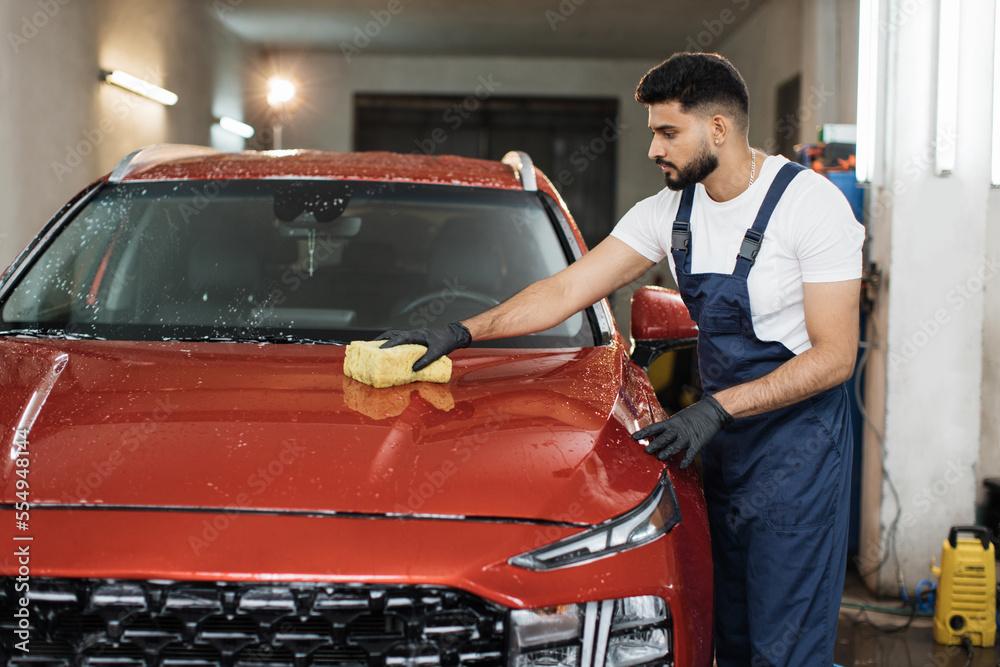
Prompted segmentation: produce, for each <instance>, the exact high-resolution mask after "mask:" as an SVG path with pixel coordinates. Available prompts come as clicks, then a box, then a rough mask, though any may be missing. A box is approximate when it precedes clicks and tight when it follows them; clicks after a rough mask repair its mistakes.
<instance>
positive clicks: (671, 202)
mask: <svg viewBox="0 0 1000 667" xmlns="http://www.w3.org/2000/svg"><path fill="white" fill-rule="evenodd" d="M788 161H789V160H788V158H786V157H784V156H783V155H769V156H767V159H765V160H764V162H763V164H761V165H760V173H759V175H758V176H757V178H756V179H755V180H754V182H753V184H752V185H751V186H750V187H749V188H747V189H746V190H744V191H743V192H742V193H740V194H739V195H737V196H736V197H734V198H732V199H730V200H728V201H724V202H717V201H714V200H713V199H711V198H710V197H709V196H708V194H707V193H706V192H705V187H704V186H703V185H702V184H701V183H699V184H698V185H697V186H695V194H694V204H693V207H692V211H691V247H692V248H693V253H692V255H691V272H692V273H732V272H733V270H734V269H735V268H736V255H737V253H738V252H739V249H740V244H741V243H742V242H743V235H744V234H745V233H746V230H747V228H749V227H750V226H751V225H752V224H753V221H754V218H755V217H756V215H757V210H758V209H759V208H760V205H761V202H763V201H764V195H765V194H766V193H767V189H768V187H770V185H771V182H772V181H773V180H774V177H775V176H776V175H777V173H778V170H779V169H780V168H781V166H782V165H783V164H785V163H786V162H788ZM680 201H681V191H679V190H671V189H669V188H666V187H664V188H663V190H661V191H660V192H658V193H656V194H655V195H653V196H651V197H647V198H646V199H643V200H642V201H640V202H639V203H637V204H636V205H635V206H633V207H632V208H631V209H630V210H629V211H628V212H627V213H626V214H625V215H623V216H622V218H621V220H619V221H618V224H616V225H615V227H614V229H612V230H611V235H612V236H615V237H617V238H619V239H621V240H622V241H624V242H625V243H627V244H628V245H630V246H631V247H632V248H633V249H635V251H636V252H638V253H639V254H641V255H643V256H644V257H646V258H648V259H649V260H651V261H653V262H659V261H660V260H662V259H663V258H664V257H666V258H667V261H668V262H669V264H670V273H671V274H672V275H673V277H674V282H676V281H677V269H676V267H675V266H674V259H673V256H672V255H671V253H670V235H671V230H672V228H673V222H674V218H675V217H676V216H677V208H678V206H680ZM864 239H865V227H864V225H862V224H861V223H859V222H858V221H857V220H856V219H855V218H854V213H853V211H852V210H851V205H850V203H848V201H847V198H846V197H845V196H844V194H843V193H842V192H841V191H840V190H839V189H837V186H835V185H834V184H833V183H832V182H831V181H830V180H829V179H828V178H826V177H825V176H823V175H822V174H819V173H817V172H815V171H812V170H811V169H809V170H806V171H802V172H800V173H799V174H797V175H796V176H795V178H793V179H792V181H791V183H789V185H788V188H787V189H786V190H785V192H784V194H783V195H782V196H781V199H780V200H779V201H778V205H777V206H776V207H775V208H774V213H773V214H772V215H771V220H770V221H769V222H768V225H767V230H766V231H765V232H764V239H763V241H762V242H761V247H760V252H759V253H758V254H757V259H756V261H755V262H754V265H753V266H752V267H751V269H750V275H749V277H748V278H747V291H748V292H749V294H750V311H751V315H752V319H753V328H754V333H755V335H756V336H757V338H759V339H760V340H762V341H780V342H781V343H783V344H784V345H785V347H787V348H788V349H789V350H791V351H792V352H794V353H795V354H801V353H802V352H804V351H806V350H808V349H809V348H810V347H812V344H811V343H810V341H809V334H808V332H807V331H806V322H805V311H804V310H803V307H802V283H803V282H833V281H838V280H851V279H853V278H860V277H861V246H862V244H863V243H864Z"/></svg>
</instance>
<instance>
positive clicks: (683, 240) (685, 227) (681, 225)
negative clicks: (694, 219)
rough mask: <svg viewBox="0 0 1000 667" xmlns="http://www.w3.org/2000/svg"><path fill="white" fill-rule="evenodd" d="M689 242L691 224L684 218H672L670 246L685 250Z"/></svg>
mask: <svg viewBox="0 0 1000 667" xmlns="http://www.w3.org/2000/svg"><path fill="white" fill-rule="evenodd" d="M690 243H691V224H690V223H689V222H688V221H686V220H674V226H673V230H672V231H671V233H670V247H671V249H674V248H676V249H677V250H683V251H685V252H686V251H687V249H688V246H689V244H690Z"/></svg>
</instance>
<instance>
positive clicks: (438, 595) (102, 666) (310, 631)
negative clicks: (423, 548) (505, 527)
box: [0, 577, 507, 667]
mask: <svg viewBox="0 0 1000 667" xmlns="http://www.w3.org/2000/svg"><path fill="white" fill-rule="evenodd" d="M28 583H29V584H30V591H29V592H28V596H29V597H28V608H29V614H30V616H29V618H30V626H31V629H30V639H29V643H28V648H29V649H30V652H29V653H24V652H23V651H20V650H17V648H16V647H15V644H16V642H17V641H18V637H16V636H15V635H14V626H15V623H14V618H15V617H14V613H15V611H16V610H17V608H18V603H17V600H18V598H21V597H23V596H24V595H25V592H24V591H20V590H18V591H15V580H14V579H13V578H10V577H5V578H0V631H2V635H3V636H2V637H0V652H2V653H3V655H4V656H5V657H6V663H5V664H7V665H9V666H27V665H31V666H32V667H38V666H39V665H45V666H46V667H48V666H49V665H52V666H56V665H65V666H67V667H77V666H81V667H132V666H133V665H136V666H138V665H143V666H146V665H148V666H152V667H160V666H164V667H166V666H175V665H176V666H184V667H201V666H208V665H220V666H224V667H229V666H240V667H244V666H245V667H270V666H272V665H294V666H295V667H301V666H305V665H316V666H317V667H319V666H325V665H329V666H331V667H380V666H382V665H387V666H389V665H400V666H409V665H413V666H414V667H416V666H418V665H419V666H421V667H423V666H428V665H429V666H433V665H441V666H442V667H450V666H452V665H475V666H486V665H491V666H499V665H503V664H504V646H505V645H506V636H505V635H506V612H507V610H506V608H504V607H502V606H500V605H497V604H495V603H493V602H490V601H488V600H484V599H482V598H479V597H477V596H475V595H471V594H469V593H466V592H464V591H459V590H455V589H451V588H444V587H439V586H414V585H369V584H328V583H310V582H296V583H254V582H179V581H165V580H158V581H133V580H124V579H61V578H32V579H30V580H29V582H28Z"/></svg>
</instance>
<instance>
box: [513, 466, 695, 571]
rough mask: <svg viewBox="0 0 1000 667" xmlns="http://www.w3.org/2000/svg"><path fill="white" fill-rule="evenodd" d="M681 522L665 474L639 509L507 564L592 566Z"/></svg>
mask: <svg viewBox="0 0 1000 667" xmlns="http://www.w3.org/2000/svg"><path fill="white" fill-rule="evenodd" d="M680 520H681V516H680V509H679V508H678V507H677V498H676V496H675V495H674V487H673V485H672V484H671V483H670V479H669V478H668V477H667V474H666V471H664V472H663V473H662V475H661V476H660V481H659V483H658V484H657V485H656V488H655V489H653V492H652V493H651V494H650V495H649V497H648V498H646V500H644V501H642V503H640V504H639V506H637V507H636V508H635V509H632V510H629V511H628V512H626V513H625V514H622V515H621V516H619V517H615V518H613V519H608V520H607V521H605V522H604V523H601V524H599V525H597V526H594V527H593V528H588V529H587V530H585V531H583V532H582V533H578V534H576V535H570V536H569V537H565V538H563V539H561V540H559V541H558V542H553V543H552V544H549V545H547V546H544V547H542V548H541V549H536V550H535V551H527V552H525V553H523V554H520V555H517V556H513V557H511V558H509V559H508V561H507V562H509V563H510V564H511V565H517V566H519V567H523V568H527V569H529V570H554V569H556V568H560V567H568V566H570V565H580V564H582V563H589V562H591V561H594V560H597V559H598V558H604V557H605V556H610V555H612V554H616V553H618V552H620V551H624V550H626V549H631V548H633V547H637V546H640V545H643V544H646V543H647V542H650V541H652V540H655V539H656V538H657V537H659V536H660V535H663V534H665V533H666V532H667V531H669V530H670V529H671V528H673V527H674V526H675V525H677V522H678V521H680Z"/></svg>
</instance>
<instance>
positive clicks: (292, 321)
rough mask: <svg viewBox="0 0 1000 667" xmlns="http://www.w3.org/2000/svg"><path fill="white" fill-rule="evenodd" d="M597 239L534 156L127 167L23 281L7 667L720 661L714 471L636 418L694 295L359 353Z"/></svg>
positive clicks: (18, 293)
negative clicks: (357, 367)
mask: <svg viewBox="0 0 1000 667" xmlns="http://www.w3.org/2000/svg"><path fill="white" fill-rule="evenodd" d="M586 250H587V249H586V246H585V244H584V242H583V239H582V237H581V235H580V232H579V230H578V229H577V227H576V225H575V224H574V222H573V219H572V216H571V215H570V213H569V211H568V210H566V207H565V205H564V203H563V201H562V199H561V198H560V196H559V194H558V193H557V192H556V191H555V189H554V188H553V187H552V184H551V183H550V182H549V180H548V179H547V178H546V177H545V176H544V175H543V174H542V173H541V172H540V171H538V170H537V169H535V168H534V166H533V165H532V164H531V161H530V158H529V157H528V156H527V155H525V154H523V153H516V152H512V153H509V154H508V155H507V156H505V158H504V159H503V160H502V161H499V162H493V161H488V160H473V159H466V158H459V157H449V156H439V157H434V156H426V155H401V154H390V153H333V152H319V151H271V152H253V151H246V152H242V153H229V154H225V153H216V152H214V151H211V150H210V149H206V148H200V147H193V146H155V147H151V148H147V149H144V150H141V151H137V152H136V153H133V154H132V155H130V156H128V157H127V158H125V159H124V160H123V161H122V162H121V163H120V164H119V165H118V166H117V167H116V168H115V170H114V171H113V172H112V173H111V174H109V175H107V176H105V177H104V178H102V179H101V180H99V181H98V182H96V183H94V184H93V185H91V186H90V187H88V188H87V189H85V190H84V191H83V192H81V193H80V194H79V195H78V196H77V197H76V198H74V199H73V200H72V201H70V202H69V203H68V204H67V205H66V207H65V208H64V209H63V210H61V211H60V212H59V213H58V214H57V215H56V217H55V218H54V219H53V220H52V221H51V222H50V223H49V224H48V225H47V226H45V227H44V229H43V230H42V231H41V232H40V233H39V234H38V236H37V238H35V240H34V241H32V242H31V243H30V244H29V245H28V247H27V248H25V250H24V251H23V252H22V253H21V254H20V256H19V257H18V258H17V260H16V261H15V262H14V263H13V264H12V265H11V266H10V267H9V268H8V269H7V271H6V272H5V273H4V274H3V277H2V279H0V386H2V388H3V391H2V394H0V424H2V425H3V438H4V440H3V442H4V448H5V450H6V451H7V454H6V455H5V456H4V465H3V472H2V483H3V499H2V502H3V508H2V512H0V523H2V525H3V526H4V533H5V537H4V539H5V541H6V546H5V547H4V548H3V549H2V553H3V556H2V557H0V574H2V575H4V576H3V578H2V579H0V629H2V633H3V634H2V638H0V651H3V653H4V657H5V658H6V660H7V664H10V665H28V664H31V665H36V664H44V665H77V664H80V665H116V666H119V665H133V664H134V665H186V666H191V665H296V666H298V665H338V666H347V665H350V666H355V667H360V666H365V667H368V666H374V665H442V666H450V665H512V666H513V665H516V666H519V667H529V666H533V665H582V666H584V667H590V666H592V665H594V666H596V665H607V666H614V667H624V666H625V665H648V666H653V665H682V666H689V665H696V666H705V665H709V664H711V620H712V604H711V599H712V578H711V556H710V548H709V537H708V530H707V519H706V513H705V507H704V499H703V496H702V491H701V487H700V479H699V477H698V474H697V472H695V471H694V468H693V467H692V468H689V469H687V470H679V469H676V467H672V468H669V469H668V468H666V467H665V466H664V464H663V463H662V462H660V461H659V460H658V459H656V458H655V457H653V456H650V455H648V454H646V453H645V451H644V450H643V446H642V445H640V444H639V443H637V442H635V441H634V440H633V439H632V438H631V437H630V435H629V434H630V433H631V432H633V431H635V430H636V429H638V428H640V427H642V426H645V425H647V424H649V423H651V422H652V421H654V420H660V419H663V418H664V417H665V416H666V415H665V414H664V413H663V409H662V408H661V407H660V405H659V403H658V402H657V400H656V396H655V394H654V393H653V389H652V387H651V386H650V383H649V381H648V378H647V376H646V374H645V367H646V366H648V363H649V362H650V360H651V359H652V357H653V356H655V355H656V354H657V352H658V351H660V350H662V349H666V348H669V347H671V346H676V345H679V344H690V343H691V340H692V338H693V337H694V336H695V335H696V330H695V329H694V326H693V324H692V323H691V321H690V319H688V317H687V312H686V310H685V308H684V305H683V303H682V302H681V301H680V299H679V297H678V296H677V294H676V293H675V292H672V291H671V290H665V289H662V288H656V287H647V288H643V289H641V290H639V292H637V294H636V297H635V298H634V299H633V303H632V336H633V338H634V339H635V340H636V341H637V343H636V345H635V346H634V350H630V345H629V343H628V342H627V341H626V340H625V339H624V338H623V336H622V334H621V332H619V331H618V329H617V328H616V326H615V323H614V319H613V317H612V313H611V310H610V307H609V305H608V303H607V300H606V299H602V300H601V301H599V302H598V303H595V304H593V305H592V306H590V307H588V308H586V309H585V310H583V311H581V312H579V313H576V314H574V315H573V316H572V317H570V318H568V319H567V320H565V321H564V322H561V323H559V324H558V325H556V326H554V327H552V328H551V329H549V330H546V331H543V332H539V333H536V334H532V335H528V336H521V337H517V338H511V339H503V340H492V341H482V342H479V343H473V345H472V346H471V347H469V348H464V349H460V350H457V351H456V352H454V353H452V355H451V358H452V359H453V361H454V367H453V375H452V378H451V381H450V382H449V383H447V384H434V383H414V384H409V385H405V386H400V387H392V388H385V389H375V388H372V387H370V386H367V385H364V384H361V383H358V382H355V381H354V380H352V379H350V378H346V377H345V376H344V375H343V372H342V371H343V360H344V351H345V346H346V343H348V342H349V341H351V340H369V339H371V338H373V337H375V336H376V335H378V334H379V333H380V332H381V331H384V330H386V329H388V328H391V327H399V328H406V327H414V326H424V325H426V324H429V323H431V322H434V321H438V322H441V321H443V322H448V321H452V320H455V319H459V318H467V317H469V316H471V315H473V314H476V313H479V312H482V311H483V310H485V309H487V308H489V307H491V306H493V305H495V304H497V303H500V302H501V301H502V300H504V299H506V298H508V297H510V296H512V295H513V294H515V293H517V292H518V291H520V290H521V289H522V288H524V287H525V286H527V285H529V284H531V283H532V282H535V281H537V280H540V279H542V278H545V277H547V276H549V275H552V274H554V273H556V272H558V271H559V270H560V269H563V268H565V267H566V266H567V265H568V264H569V263H570V262H573V261H574V260H575V259H578V258H579V257H581V255H582V253H585V252H586Z"/></svg>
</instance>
